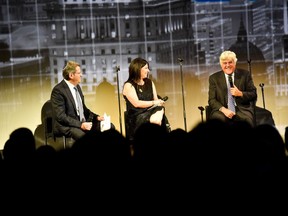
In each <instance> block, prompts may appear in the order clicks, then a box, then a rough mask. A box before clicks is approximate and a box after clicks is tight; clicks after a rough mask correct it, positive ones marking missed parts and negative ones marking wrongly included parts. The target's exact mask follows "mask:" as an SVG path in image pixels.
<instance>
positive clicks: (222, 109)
mask: <svg viewBox="0 0 288 216" xmlns="http://www.w3.org/2000/svg"><path fill="white" fill-rule="evenodd" d="M219 60H220V66H221V68H222V70H221V71H218V72H216V73H214V74H212V75H210V77H209V99H208V104H209V106H210V108H211V114H210V116H209V118H210V119H219V120H222V121H224V122H230V121H235V120H236V121H246V122H247V123H249V124H250V125H251V126H254V125H255V121H254V120H255V119H254V104H255V101H256V99H257V89H256V87H255V85H254V82H253V79H252V76H251V74H250V72H249V71H247V70H244V69H239V68H236V63H237V58H236V54H235V53H234V52H231V51H224V52H222V54H221V55H220V58H219ZM229 75H230V80H229ZM229 94H231V95H232V96H231V98H232V104H233V105H234V106H235V110H233V109H234V108H230V107H229V108H228V96H229Z"/></svg>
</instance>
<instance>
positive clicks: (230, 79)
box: [228, 74, 234, 88]
mask: <svg viewBox="0 0 288 216" xmlns="http://www.w3.org/2000/svg"><path fill="white" fill-rule="evenodd" d="M228 80H229V83H230V87H231V88H233V87H234V85H233V80H232V75H231V74H229V75H228Z"/></svg>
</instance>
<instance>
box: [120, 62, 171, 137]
mask: <svg viewBox="0 0 288 216" xmlns="http://www.w3.org/2000/svg"><path fill="white" fill-rule="evenodd" d="M148 73H149V63H148V62H147V61H146V60H145V59H142V58H135V59H134V60H133V61H132V62H131V64H130V66H129V77H128V80H127V81H126V82H125V83H124V86H123V96H124V99H125V101H126V111H127V115H126V119H125V120H126V122H125V124H129V125H128V126H127V127H126V128H129V132H128V134H129V137H127V131H126V137H127V138H128V139H130V140H132V139H133V136H134V134H135V132H136V130H137V129H138V128H139V126H140V125H142V124H143V123H145V122H150V123H153V124H158V125H161V126H163V127H166V125H169V124H168V121H167V118H166V117H165V108H164V103H165V101H164V100H162V99H160V98H158V95H157V91H156V87H155V85H154V83H153V81H152V80H151V79H149V78H148Z"/></svg>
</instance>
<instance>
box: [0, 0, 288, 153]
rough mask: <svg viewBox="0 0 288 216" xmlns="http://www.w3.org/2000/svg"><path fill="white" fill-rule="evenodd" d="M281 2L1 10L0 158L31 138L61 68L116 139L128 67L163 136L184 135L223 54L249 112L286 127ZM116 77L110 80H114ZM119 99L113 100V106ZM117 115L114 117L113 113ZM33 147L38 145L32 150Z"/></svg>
mask: <svg viewBox="0 0 288 216" xmlns="http://www.w3.org/2000/svg"><path fill="white" fill-rule="evenodd" d="M287 2H288V1H287V0H285V1H283V0H268V1H267V0H251V1H249V0H248V1H239V0H226V1H204V0H198V1H197V0H167V1H163V0H142V1H139V0H51V1H49V2H47V1H44V0H38V1H25V0H22V1H19V0H18V1H16V0H14V1H13V0H9V1H1V6H0V7H1V10H0V50H1V55H0V90H1V91H0V98H1V100H0V109H1V112H0V113H1V114H0V115H1V117H0V118H1V121H0V130H1V133H0V149H2V148H3V145H4V143H5V141H6V140H7V139H8V137H9V134H10V133H11V132H12V131H13V130H14V129H16V128H18V127H28V128H30V129H31V130H32V131H35V129H36V128H37V126H38V125H39V124H41V108H42V106H43V104H44V103H45V101H47V100H48V99H49V98H50V94H51V90H52V88H53V87H54V86H55V85H56V84H57V83H58V82H60V81H61V80H62V79H63V78H62V69H63V67H64V65H65V64H66V62H67V61H68V60H74V61H77V62H79V63H80V65H81V69H82V72H83V78H82V82H81V87H82V89H83V93H84V95H85V100H86V104H87V105H88V107H91V109H92V110H93V111H95V112H96V113H100V114H101V115H102V114H104V112H107V114H108V115H110V116H111V120H112V121H113V122H114V123H115V126H116V129H117V130H119V131H121V133H122V130H123V134H125V130H124V121H123V113H124V111H125V109H126V105H125V101H124V99H123V96H122V95H121V92H122V87H123V83H124V82H125V81H126V79H127V78H128V67H129V64H130V62H131V61H132V59H134V58H136V57H142V58H145V59H146V60H147V61H149V64H150V66H151V72H150V74H149V76H150V77H151V78H152V79H153V81H154V82H155V83H156V86H157V91H158V93H159V94H160V95H161V96H168V98H169V100H168V101H167V102H166V113H167V117H168V119H169V122H170V124H171V127H172V129H176V128H183V129H184V128H187V130H191V129H192V128H193V127H194V126H196V125H197V124H198V123H199V122H201V115H200V111H199V109H198V107H199V106H203V107H205V106H206V105H207V104H208V77H209V75H210V74H212V73H214V72H216V71H218V70H220V66H219V55H220V53H221V52H222V51H223V50H228V49H229V50H232V51H234V52H235V53H236V55H237V57H238V62H237V65H238V66H239V67H241V68H244V69H248V70H249V71H250V72H251V73H252V76H253V79H254V83H255V86H256V87H257V93H258V100H257V106H259V107H262V108H265V109H268V110H269V111H271V112H272V115H273V118H274V120H275V126H276V127H277V128H278V129H279V131H280V133H281V134H282V135H283V134H284V130H285V127H286V126H287V125H288V109H287V106H288V99H287V92H288V87H287V86H288V83H287V82H288V77H287V69H288V67H287V63H286V59H287V58H288V36H287V33H288V23H287V20H288V19H287V18H288V16H287ZM117 68H118V69H119V70H117ZM119 95H120V97H119ZM118 107H119V108H118ZM39 142H40V144H41V143H43V142H44V141H43V140H40V141H39Z"/></svg>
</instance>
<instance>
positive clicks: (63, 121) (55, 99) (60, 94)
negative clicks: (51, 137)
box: [51, 61, 115, 140]
mask: <svg viewBox="0 0 288 216" xmlns="http://www.w3.org/2000/svg"><path fill="white" fill-rule="evenodd" d="M62 72H63V78H64V79H63V80H62V81H61V82H60V83H58V84H57V85H56V86H55V87H54V88H53V90H52V93H51V102H52V110H53V115H54V118H55V121H54V129H53V130H54V133H55V134H62V135H65V136H69V137H72V138H73V139H74V140H77V139H79V138H81V137H82V136H83V135H84V134H85V133H86V132H87V131H89V130H91V129H96V130H100V122H101V121H103V120H104V117H103V116H99V115H97V114H95V113H93V112H92V111H90V110H89V109H88V108H87V107H86V105H85V102H84V95H83V93H82V90H81V87H80V86H79V83H80V82H81V77H82V72H81V69H80V65H79V64H78V63H77V62H74V61H68V62H67V64H66V66H65V68H64V69H63V71H62ZM111 127H112V128H115V127H114V125H113V124H111Z"/></svg>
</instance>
